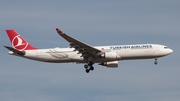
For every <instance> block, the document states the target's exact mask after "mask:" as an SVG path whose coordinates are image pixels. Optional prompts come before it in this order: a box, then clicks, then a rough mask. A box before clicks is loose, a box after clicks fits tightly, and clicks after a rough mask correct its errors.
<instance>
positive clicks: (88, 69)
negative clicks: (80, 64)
mask: <svg viewBox="0 0 180 101" xmlns="http://www.w3.org/2000/svg"><path fill="white" fill-rule="evenodd" d="M84 68H85V69H86V73H89V72H90V71H91V70H94V67H93V63H92V62H89V63H88V64H85V65H84Z"/></svg>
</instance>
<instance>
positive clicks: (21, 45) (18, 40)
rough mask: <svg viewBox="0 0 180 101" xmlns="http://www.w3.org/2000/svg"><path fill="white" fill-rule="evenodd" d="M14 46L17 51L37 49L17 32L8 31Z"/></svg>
mask: <svg viewBox="0 0 180 101" xmlns="http://www.w3.org/2000/svg"><path fill="white" fill-rule="evenodd" d="M6 32H7V34H8V37H9V39H10V41H11V44H12V46H13V47H14V48H15V49H17V50H34V49H37V48H35V47H33V46H32V45H30V44H29V43H28V42H27V41H26V40H24V38H23V37H21V36H20V35H19V34H18V33H17V32H16V31H15V30H6Z"/></svg>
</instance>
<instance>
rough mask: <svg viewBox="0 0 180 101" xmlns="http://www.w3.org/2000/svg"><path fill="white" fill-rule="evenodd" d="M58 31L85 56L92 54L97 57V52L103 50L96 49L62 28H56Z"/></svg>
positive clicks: (72, 46)
mask: <svg viewBox="0 0 180 101" xmlns="http://www.w3.org/2000/svg"><path fill="white" fill-rule="evenodd" d="M56 31H57V33H58V34H59V35H60V36H61V37H63V38H64V39H65V40H67V41H68V42H69V43H70V44H69V45H70V47H71V48H75V51H79V53H81V54H82V56H83V57H86V56H89V55H92V56H94V57H97V56H98V55H97V53H99V52H101V50H99V49H96V48H94V47H92V46H90V45H87V44H85V43H83V42H81V41H79V40H77V39H75V38H73V37H71V36H69V35H67V34H65V33H63V32H62V31H61V30H59V29H58V28H56Z"/></svg>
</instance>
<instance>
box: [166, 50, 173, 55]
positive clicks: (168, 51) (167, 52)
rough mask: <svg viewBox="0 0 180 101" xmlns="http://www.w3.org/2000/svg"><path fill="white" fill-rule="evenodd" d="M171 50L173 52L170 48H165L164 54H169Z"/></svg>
mask: <svg viewBox="0 0 180 101" xmlns="http://www.w3.org/2000/svg"><path fill="white" fill-rule="evenodd" d="M172 52H173V50H172V49H167V50H166V51H165V55H169V54H171V53H172Z"/></svg>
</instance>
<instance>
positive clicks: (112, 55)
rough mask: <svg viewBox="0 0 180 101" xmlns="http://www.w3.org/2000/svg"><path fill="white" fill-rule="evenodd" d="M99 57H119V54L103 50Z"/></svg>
mask: <svg viewBox="0 0 180 101" xmlns="http://www.w3.org/2000/svg"><path fill="white" fill-rule="evenodd" d="M101 57H102V58H106V59H117V58H120V56H119V55H118V54H117V53H116V52H105V53H103V54H101Z"/></svg>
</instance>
